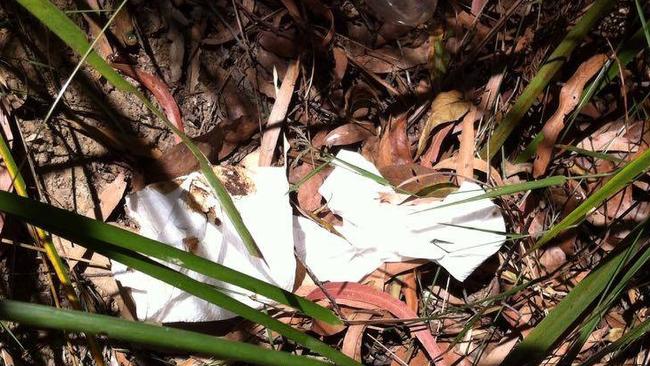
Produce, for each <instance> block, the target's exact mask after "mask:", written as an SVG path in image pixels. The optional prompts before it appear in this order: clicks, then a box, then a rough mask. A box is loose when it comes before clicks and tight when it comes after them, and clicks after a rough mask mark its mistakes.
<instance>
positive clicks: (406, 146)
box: [374, 115, 413, 169]
mask: <svg viewBox="0 0 650 366" xmlns="http://www.w3.org/2000/svg"><path fill="white" fill-rule="evenodd" d="M406 123H407V118H406V116H405V115H402V116H400V117H398V118H397V119H395V120H392V121H390V122H389V123H388V128H387V129H386V131H384V134H383V135H382V136H381V138H380V140H379V145H378V146H377V151H376V155H375V158H374V162H375V165H376V166H377V168H379V169H381V168H383V167H386V166H389V165H400V164H410V163H412V162H413V159H412V157H411V146H410V143H409V140H408V136H407V135H406Z"/></svg>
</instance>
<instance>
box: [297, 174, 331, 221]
mask: <svg viewBox="0 0 650 366" xmlns="http://www.w3.org/2000/svg"><path fill="white" fill-rule="evenodd" d="M313 170H314V166H313V165H311V164H307V163H305V164H302V165H300V166H298V167H296V168H295V169H294V172H293V174H294V175H295V176H296V178H298V179H297V180H300V179H302V178H304V177H305V176H307V174H309V173H311V172H312V171H313ZM324 180H325V172H323V171H320V172H318V173H317V174H316V175H314V176H312V177H311V178H309V179H307V181H305V182H303V183H302V184H301V185H300V187H299V188H298V194H297V196H298V205H299V206H300V208H302V209H303V210H305V211H307V212H313V211H316V210H317V209H319V208H320V207H321V206H322V203H321V202H322V199H323V197H322V196H321V195H320V193H318V189H319V188H320V186H321V185H323V181H324Z"/></svg>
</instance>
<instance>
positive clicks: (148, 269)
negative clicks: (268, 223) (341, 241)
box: [84, 240, 359, 366]
mask: <svg viewBox="0 0 650 366" xmlns="http://www.w3.org/2000/svg"><path fill="white" fill-rule="evenodd" d="M84 245H85V246H86V247H87V248H89V249H91V250H93V251H95V252H97V253H100V254H102V255H104V256H106V257H108V258H110V259H111V260H114V261H117V262H120V263H122V264H124V265H126V266H128V267H131V268H133V269H135V270H137V271H140V272H142V273H145V274H147V275H149V276H151V277H154V278H156V279H158V280H160V281H163V282H165V283H167V284H169V285H172V286H174V287H176V288H179V289H181V290H183V291H185V292H187V293H189V294H191V295H194V296H196V297H198V298H200V299H203V300H205V301H207V302H209V303H212V304H215V305H218V306H220V307H222V308H223V309H226V310H228V311H230V312H233V313H235V314H237V315H240V316H241V317H243V318H245V319H248V320H250V321H252V322H255V323H257V324H261V325H263V326H265V327H267V328H269V329H271V330H274V331H276V332H278V333H280V334H282V335H283V336H285V337H287V338H289V339H291V340H293V341H295V342H296V343H298V344H301V345H303V346H305V347H307V348H308V349H310V350H312V351H314V352H317V353H320V354H321V355H323V356H326V357H328V358H329V359H331V360H332V361H334V362H335V363H336V364H338V365H349V366H359V364H358V363H357V362H356V361H354V360H353V359H351V358H349V357H348V356H346V355H344V354H342V353H341V352H339V351H337V350H335V349H333V348H331V347H330V346H328V345H327V344H326V343H323V342H321V341H319V340H317V339H315V338H313V337H311V336H309V335H307V334H305V333H303V332H301V331H299V330H296V329H294V328H292V327H291V326H289V325H287V324H284V323H282V322H280V321H278V320H276V319H274V318H272V317H271V316H269V315H267V314H265V313H264V312H262V311H259V310H256V309H254V308H252V307H250V306H248V305H246V304H244V303H242V302H240V301H238V300H236V299H234V298H232V297H230V296H228V295H226V294H224V293H223V292H221V291H220V290H217V289H216V288H215V287H213V286H212V285H208V284H206V283H203V282H200V281H197V280H195V279H193V278H191V277H189V276H187V275H185V274H182V273H180V272H178V271H175V270H173V269H171V268H169V267H166V266H164V265H162V264H160V263H158V262H156V261H154V260H152V259H149V258H147V257H145V256H142V255H140V254H138V253H136V252H133V251H131V250H128V249H124V248H119V247H115V246H112V245H107V244H106V243H102V242H95V241H93V240H88V241H86V242H85V243H84Z"/></svg>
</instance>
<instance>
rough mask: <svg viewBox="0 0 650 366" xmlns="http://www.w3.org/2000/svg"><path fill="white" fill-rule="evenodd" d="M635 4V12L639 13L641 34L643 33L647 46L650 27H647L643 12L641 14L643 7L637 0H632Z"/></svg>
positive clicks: (649, 38) (649, 45)
mask: <svg viewBox="0 0 650 366" xmlns="http://www.w3.org/2000/svg"><path fill="white" fill-rule="evenodd" d="M634 2H635V4H636V12H637V14H638V15H639V20H640V21H641V28H642V29H643V34H645V40H646V42H647V43H648V47H650V27H648V23H647V22H646V20H645V14H643V7H642V6H641V3H640V2H639V0H634Z"/></svg>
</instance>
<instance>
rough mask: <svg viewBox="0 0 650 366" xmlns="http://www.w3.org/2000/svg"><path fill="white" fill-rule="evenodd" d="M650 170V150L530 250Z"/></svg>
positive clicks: (585, 201) (547, 233) (546, 241)
mask: <svg viewBox="0 0 650 366" xmlns="http://www.w3.org/2000/svg"><path fill="white" fill-rule="evenodd" d="M648 168H650V150H646V151H645V152H643V154H641V155H640V156H638V157H637V158H636V159H634V160H632V161H631V162H629V163H628V164H627V165H625V166H624V167H623V168H622V169H621V170H619V171H618V173H616V174H614V175H613V176H612V177H611V179H610V180H609V181H607V183H605V184H604V185H603V186H602V187H601V188H600V189H599V190H597V191H596V192H594V193H592V194H591V195H590V196H589V197H587V199H586V200H584V201H583V202H582V203H581V204H580V206H578V207H576V208H575V209H574V210H573V211H571V213H569V214H568V215H567V216H566V217H565V218H564V219H562V221H560V222H559V223H557V224H556V225H554V226H553V227H551V228H550V229H549V230H548V231H547V232H546V233H545V234H544V235H543V236H542V237H541V238H540V239H539V241H537V243H535V245H534V246H533V247H532V248H531V249H530V250H529V252H530V251H533V250H535V249H537V248H539V247H541V246H542V245H544V244H546V243H548V242H549V241H551V240H552V239H553V238H555V237H556V236H557V235H558V234H560V233H561V232H563V231H564V230H566V229H568V228H570V227H572V226H574V225H576V224H578V223H579V222H581V221H582V220H583V219H584V218H585V217H586V216H587V215H588V214H589V213H591V212H592V210H594V209H596V208H598V207H600V205H602V204H603V203H604V202H605V201H607V199H609V198H610V197H612V196H613V195H615V194H616V193H617V192H618V191H620V190H621V189H623V188H625V186H627V185H628V184H630V183H631V182H632V181H634V180H635V179H636V178H637V177H639V176H640V175H641V174H643V173H644V172H645V171H647V170H648Z"/></svg>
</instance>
